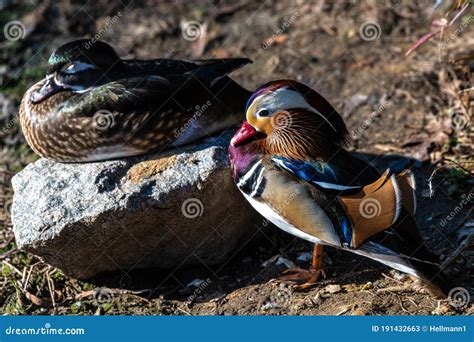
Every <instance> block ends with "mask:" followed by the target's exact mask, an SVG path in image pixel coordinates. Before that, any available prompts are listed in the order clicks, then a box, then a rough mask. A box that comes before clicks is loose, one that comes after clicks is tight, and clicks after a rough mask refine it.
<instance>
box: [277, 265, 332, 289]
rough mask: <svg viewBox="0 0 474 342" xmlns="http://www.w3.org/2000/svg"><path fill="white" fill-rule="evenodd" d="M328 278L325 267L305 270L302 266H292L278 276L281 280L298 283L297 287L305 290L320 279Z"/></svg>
mask: <svg viewBox="0 0 474 342" xmlns="http://www.w3.org/2000/svg"><path fill="white" fill-rule="evenodd" d="M287 273H290V274H287ZM286 274H287V275H286ZM324 278H326V272H324V270H323V269H315V270H313V269H311V270H303V269H301V268H290V269H289V270H286V271H285V272H283V275H282V276H281V277H279V278H278V280H279V281H282V282H289V283H294V284H296V288H298V289H300V290H305V289H308V288H310V287H313V286H314V285H316V284H317V283H318V281H319V280H321V279H324Z"/></svg>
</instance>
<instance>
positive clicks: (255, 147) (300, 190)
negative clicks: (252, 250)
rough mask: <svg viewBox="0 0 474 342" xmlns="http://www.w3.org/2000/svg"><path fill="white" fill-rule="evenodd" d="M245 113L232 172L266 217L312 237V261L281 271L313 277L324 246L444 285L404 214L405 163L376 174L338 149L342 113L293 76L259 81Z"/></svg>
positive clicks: (443, 288) (408, 191) (411, 192)
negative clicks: (395, 169)
mask: <svg viewBox="0 0 474 342" xmlns="http://www.w3.org/2000/svg"><path fill="white" fill-rule="evenodd" d="M246 119H247V121H244V123H243V125H242V127H241V128H240V130H239V131H237V133H236V134H235V135H234V137H233V138H232V140H231V144H230V146H229V160H230V163H231V168H232V174H233V178H234V181H235V182H236V184H237V186H238V188H239V189H240V191H241V192H242V193H243V195H244V196H245V198H246V199H247V200H248V201H249V202H250V203H251V205H252V206H253V207H254V208H255V209H256V210H257V211H258V212H259V213H260V214H261V215H263V216H264V217H265V218H266V219H268V220H269V221H271V222H272V223H273V224H275V225H276V226H277V227H279V228H280V229H282V230H284V231H286V232H288V233H290V234H293V235H295V236H297V237H300V238H302V239H305V240H308V241H310V242H312V243H314V251H313V261H312V267H311V269H310V270H301V269H292V270H288V271H287V275H285V276H283V277H281V278H280V279H282V280H284V281H290V282H294V283H297V284H298V286H299V287H300V288H307V287H310V286H312V285H313V284H314V283H316V282H317V281H318V280H319V279H320V278H321V277H324V276H325V274H324V271H323V269H322V248H323V247H322V246H323V245H326V246H332V247H336V248H340V249H343V250H347V251H350V252H353V253H356V254H359V255H363V256H366V257H369V258H371V259H374V260H377V261H379V262H381V263H384V264H386V265H388V266H391V267H393V268H395V269H397V270H400V271H402V272H406V273H409V274H411V275H413V276H416V277H417V278H420V279H422V280H423V281H424V282H425V283H426V284H427V285H428V287H429V289H430V290H432V292H433V293H434V294H436V295H439V296H443V294H446V293H447V291H448V290H449V288H450V287H449V285H448V282H447V281H446V280H445V278H444V277H443V275H442V274H441V271H440V269H439V266H438V258H437V257H436V256H435V255H433V254H432V253H430V252H429V251H428V250H427V249H426V248H425V247H424V246H423V240H422V238H421V236H420V233H419V231H418V228H417V226H416V223H415V221H414V220H413V217H412V215H413V214H414V213H415V210H416V197H415V180H414V176H413V174H412V173H411V172H410V171H409V170H404V171H402V172H400V173H394V172H391V171H390V170H387V171H386V172H385V173H384V174H383V175H380V174H379V173H378V172H377V171H376V169H374V168H373V167H372V166H371V165H369V164H368V163H366V162H364V161H362V160H361V159H358V158H356V157H355V156H353V155H352V154H351V153H349V152H348V151H346V150H345V149H344V146H345V144H346V142H347V129H346V126H345V124H344V121H343V120H342V118H341V116H340V115H339V114H338V113H337V111H336V110H335V109H334V108H333V107H332V106H331V105H330V104H329V102H327V101H326V100H325V99H324V98H323V97H322V96H321V95H319V94H318V93H317V92H315V91H314V90H312V89H310V88H309V87H307V86H305V85H303V84H301V83H298V82H296V81H289V80H278V81H273V82H270V83H267V84H265V85H263V86H262V87H260V88H259V89H258V90H257V91H256V92H255V93H254V94H253V95H252V96H251V97H250V99H249V101H248V103H247V108H246Z"/></svg>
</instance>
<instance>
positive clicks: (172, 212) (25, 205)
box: [12, 136, 256, 278]
mask: <svg viewBox="0 0 474 342" xmlns="http://www.w3.org/2000/svg"><path fill="white" fill-rule="evenodd" d="M228 139H229V136H225V137H221V138H212V139H209V140H207V141H206V142H204V143H202V144H201V145H197V146H194V147H188V148H184V149H178V150H175V151H172V152H167V153H162V154H159V155H155V156H146V157H136V158H128V159H123V160H116V161H106V162H97V163H88V164H60V163H56V162H53V161H50V160H46V159H40V160H38V161H36V162H35V163H33V164H30V165H28V166H27V167H26V168H25V169H24V170H23V171H21V172H20V173H18V174H17V175H16V176H15V177H14V178H13V180H12V183H13V189H14V192H15V195H14V200H13V208H12V221H13V227H14V232H15V237H16V241H17V244H18V246H19V247H20V248H22V249H24V250H26V251H28V252H31V253H33V254H36V255H38V256H40V257H41V258H43V260H44V261H45V262H47V263H49V264H51V265H53V266H55V267H58V268H59V269H61V270H62V271H63V272H64V273H65V274H67V275H69V276H73V277H76V278H90V277H92V276H94V275H96V274H98V273H100V272H103V271H113V270H121V271H123V272H128V271H130V270H131V269H136V268H146V267H160V268H176V267H180V266H184V265H202V263H204V264H207V265H214V264H219V263H223V262H226V261H227V260H228V258H229V257H230V256H231V253H232V252H233V251H234V249H235V248H236V247H239V244H240V243H242V242H243V240H244V239H245V238H247V237H248V236H249V235H250V234H251V233H252V230H253V229H254V228H253V227H254V226H253V224H252V222H253V219H254V218H255V215H256V214H255V213H254V211H253V210H252V209H251V208H250V207H249V205H248V204H247V203H246V201H245V199H244V198H243V197H242V195H241V194H240V193H239V191H238V189H237V188H236V186H235V185H234V183H233V181H232V178H231V175H230V170H229V168H228V162H227V144H228Z"/></svg>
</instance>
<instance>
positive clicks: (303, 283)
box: [278, 244, 326, 290]
mask: <svg viewBox="0 0 474 342" xmlns="http://www.w3.org/2000/svg"><path fill="white" fill-rule="evenodd" d="M322 257H323V246H321V245H318V244H314V250H313V261H312V263H311V269H309V270H303V269H301V268H290V269H288V270H286V271H285V272H283V275H282V276H281V277H279V278H278V280H279V281H282V282H289V283H294V284H296V288H298V289H300V290H305V289H308V288H310V287H312V286H314V285H315V284H317V283H318V281H319V280H321V279H322V278H326V272H324V270H323V268H322V265H323V259H322Z"/></svg>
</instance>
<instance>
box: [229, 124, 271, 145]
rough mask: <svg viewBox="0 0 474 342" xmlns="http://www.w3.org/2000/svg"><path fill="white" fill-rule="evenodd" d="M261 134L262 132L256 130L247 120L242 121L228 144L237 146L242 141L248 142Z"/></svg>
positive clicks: (261, 135)
mask: <svg viewBox="0 0 474 342" xmlns="http://www.w3.org/2000/svg"><path fill="white" fill-rule="evenodd" d="M263 136H264V134H263V133H260V132H258V131H257V130H256V129H255V128H253V127H252V126H251V125H250V124H249V123H248V122H247V121H244V122H243V124H242V126H241V127H240V129H239V130H238V131H237V133H235V134H234V136H233V137H232V140H231V141H230V144H231V145H232V146H238V145H242V144H243V143H246V142H249V141H250V140H255V139H258V138H260V137H263Z"/></svg>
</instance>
